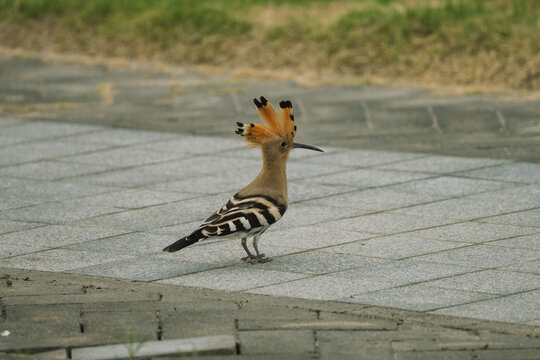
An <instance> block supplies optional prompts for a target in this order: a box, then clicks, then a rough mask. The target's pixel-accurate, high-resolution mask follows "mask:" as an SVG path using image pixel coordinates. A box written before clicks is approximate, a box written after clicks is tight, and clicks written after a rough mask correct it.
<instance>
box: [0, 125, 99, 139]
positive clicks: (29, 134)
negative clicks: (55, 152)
mask: <svg viewBox="0 0 540 360" xmlns="http://www.w3.org/2000/svg"><path fill="white" fill-rule="evenodd" d="M14 125H15V126H9V127H5V128H3V129H2V133H3V134H5V135H9V136H20V137H24V138H27V139H33V140H36V139H45V138H52V137H65V136H66V135H68V136H69V135H74V134H80V133H86V132H90V133H91V132H93V131H95V130H97V129H100V127H99V126H93V125H83V124H67V123H58V122H50V121H19V122H17V123H14Z"/></svg>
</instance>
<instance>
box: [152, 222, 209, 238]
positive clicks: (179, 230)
mask: <svg viewBox="0 0 540 360" xmlns="http://www.w3.org/2000/svg"><path fill="white" fill-rule="evenodd" d="M200 225H201V221H200V220H196V221H191V222H187V223H183V224H177V225H168V226H163V227H161V228H156V229H152V233H154V234H162V235H174V236H178V237H180V236H185V235H188V234H191V233H192V232H193V230H194V229H197V228H198V227H199V226H200Z"/></svg>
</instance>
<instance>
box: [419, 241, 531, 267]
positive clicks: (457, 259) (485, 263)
mask: <svg viewBox="0 0 540 360" xmlns="http://www.w3.org/2000/svg"><path fill="white" fill-rule="evenodd" d="M416 259H417V260H418V261H431V262H436V263H442V264H456V265H460V266H464V265H470V266H476V267H478V269H482V268H483V269H486V268H493V267H498V266H504V265H510V264H512V263H516V262H521V261H527V260H537V259H540V251H535V250H527V249H514V248H507V247H503V246H488V245H472V246H467V247H463V248H458V249H450V250H446V251H443V252H440V253H437V254H428V255H422V256H419V257H417V258H416Z"/></svg>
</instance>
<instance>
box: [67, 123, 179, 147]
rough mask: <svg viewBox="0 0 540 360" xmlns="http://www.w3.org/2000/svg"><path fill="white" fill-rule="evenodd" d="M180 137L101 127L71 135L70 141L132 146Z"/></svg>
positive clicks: (159, 132) (146, 131) (153, 132)
mask: <svg viewBox="0 0 540 360" xmlns="http://www.w3.org/2000/svg"><path fill="white" fill-rule="evenodd" d="M179 137H182V135H179V134H171V133H166V132H163V131H150V130H145V131H140V130H135V129H119V128H110V127H103V126H101V127H99V129H98V130H96V131H93V132H90V133H86V134H78V135H71V136H70V140H71V141H76V142H78V143H81V144H107V145H114V146H123V145H132V144H151V143H153V142H154V141H167V140H171V139H176V138H179Z"/></svg>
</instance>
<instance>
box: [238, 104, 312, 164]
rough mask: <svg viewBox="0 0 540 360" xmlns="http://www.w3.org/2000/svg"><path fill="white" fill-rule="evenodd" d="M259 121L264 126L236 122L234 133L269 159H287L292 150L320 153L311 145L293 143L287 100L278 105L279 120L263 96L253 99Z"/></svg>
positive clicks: (294, 127)
mask: <svg viewBox="0 0 540 360" xmlns="http://www.w3.org/2000/svg"><path fill="white" fill-rule="evenodd" d="M253 102H254V103H255V106H257V110H258V111H259V115H260V116H261V119H262V120H263V122H264V123H265V124H266V125H261V124H244V123H241V122H237V123H236V125H237V126H238V129H237V130H236V133H237V134H239V135H241V136H243V137H244V139H245V140H246V141H247V142H248V143H249V144H250V145H251V146H260V147H261V148H262V149H263V151H265V152H266V153H267V154H268V155H269V156H270V157H277V158H284V159H287V157H288V155H289V152H290V151H291V150H292V149H297V148H302V149H309V150H315V151H321V152H322V150H321V149H319V148H316V147H315V146H311V145H304V144H300V143H295V142H294V137H295V136H296V125H295V123H294V115H293V110H292V104H291V102H290V101H289V100H284V101H281V102H280V103H279V107H280V114H279V120H278V118H277V117H276V113H275V111H274V108H273V107H272V104H270V103H269V102H268V100H266V99H265V98H264V97H263V96H261V97H260V100H259V99H253Z"/></svg>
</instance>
